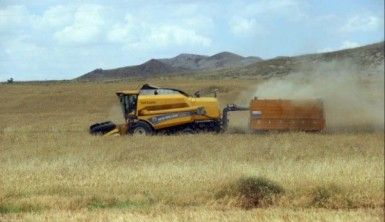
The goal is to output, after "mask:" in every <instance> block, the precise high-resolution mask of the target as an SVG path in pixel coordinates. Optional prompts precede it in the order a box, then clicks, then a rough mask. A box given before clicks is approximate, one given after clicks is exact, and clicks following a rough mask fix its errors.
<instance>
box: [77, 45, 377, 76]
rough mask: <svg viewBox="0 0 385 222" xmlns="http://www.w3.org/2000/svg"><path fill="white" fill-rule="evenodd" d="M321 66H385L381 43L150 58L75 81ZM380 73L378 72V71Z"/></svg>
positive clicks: (275, 71)
mask: <svg viewBox="0 0 385 222" xmlns="http://www.w3.org/2000/svg"><path fill="white" fill-rule="evenodd" d="M321 64H328V66H329V70H332V69H333V68H334V67H338V68H341V67H342V66H344V67H351V66H354V67H355V68H354V70H355V71H357V72H362V73H367V72H369V71H370V70H373V69H376V70H375V71H376V72H378V67H382V70H383V66H384V42H380V43H375V44H371V45H366V46H362V47H357V48H352V49H345V50H339V51H334V52H326V53H317V54H307V55H300V56H293V57H284V56H279V57H276V58H273V59H269V60H262V59H260V58H258V57H243V56H240V55H237V54H234V53H230V52H222V53H218V54H215V55H213V56H204V55H194V54H180V55H178V56H176V57H174V58H169V59H152V60H149V61H148V62H146V63H143V64H141V65H137V66H127V67H122V68H117V69H110V70H102V69H96V70H94V71H92V72H89V73H87V74H85V75H82V76H80V77H79V78H78V79H81V80H83V79H86V80H93V79H121V78H129V77H145V78H146V77H150V76H156V75H172V74H178V75H189V76H191V75H194V76H195V75H196V76H221V77H232V78H233V77H238V76H249V77H250V76H252V77H263V78H268V77H271V76H280V75H286V74H288V73H291V72H298V71H301V72H303V71H306V70H308V71H314V70H316V69H318V68H319V67H320V65H321ZM380 71H381V70H380Z"/></svg>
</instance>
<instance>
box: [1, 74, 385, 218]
mask: <svg viewBox="0 0 385 222" xmlns="http://www.w3.org/2000/svg"><path fill="white" fill-rule="evenodd" d="M171 82H172V81H170V82H167V81H163V82H162V81H155V83H156V84H158V85H162V86H172V87H177V88H181V89H186V90H187V91H189V92H192V91H193V89H199V88H212V87H218V88H220V90H221V91H222V92H223V93H221V94H220V97H219V100H220V101H222V102H223V104H225V103H228V102H237V101H241V100H240V99H239V98H240V97H242V95H244V92H245V91H247V90H249V89H250V87H252V83H251V82H250V81H242V80H228V81H226V80H223V81H213V80H209V81H200V82H199V81H195V82H192V81H187V82H189V84H186V81H182V80H180V81H179V80H175V81H173V82H172V85H171V84H170V83H171ZM139 85H140V83H139V82H135V83H126V82H114V83H57V84H20V85H19V84H16V85H1V86H0V95H1V96H0V104H2V105H1V109H0V125H1V128H2V129H1V130H0V141H1V142H0V213H1V214H0V221H2V220H4V221H9V220H15V221H17V220H29V221H35V220H39V221H44V220H48V221H49V220H55V221H90V220H92V221H105V220H113V221H149V220H156V221H223V220H228V221H254V220H258V221H274V220H276V221H299V220H306V221H314V220H321V221H382V220H383V217H384V214H383V207H384V149H383V148H384V134H383V132H362V131H355V132H334V133H331V132H324V133H320V134H309V133H270V134H263V135H257V134H253V133H249V132H248V131H247V117H248V113H247V112H246V113H244V114H234V115H233V116H231V117H230V120H232V121H231V124H230V130H229V132H227V133H224V134H199V135H178V136H152V137H137V136H125V137H95V136H90V135H89V134H88V133H87V127H88V125H89V124H90V123H93V122H97V121H103V120H107V119H111V120H114V121H117V122H118V121H120V122H122V121H123V119H122V118H121V117H120V113H119V111H120V110H119V109H118V108H117V107H116V106H117V99H116V98H115V95H114V91H116V90H119V89H126V88H129V87H131V88H132V87H133V86H134V87H137V86H139ZM246 101H247V99H246ZM245 119H246V120H245ZM245 178H246V179H247V178H252V179H253V178H254V179H256V181H260V180H262V181H268V182H270V183H273V184H275V185H277V186H279V187H280V188H281V189H282V192H280V193H279V195H273V196H272V197H271V198H270V199H269V200H268V201H265V202H263V203H262V204H259V205H255V206H253V207H245V206H244V204H243V203H244V201H245V198H247V195H243V194H244V193H242V192H241V191H240V189H238V187H237V186H240V183H239V181H242V179H243V181H244V180H245Z"/></svg>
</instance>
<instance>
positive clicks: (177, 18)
mask: <svg viewBox="0 0 385 222" xmlns="http://www.w3.org/2000/svg"><path fill="white" fill-rule="evenodd" d="M383 40H384V1H383V0H338V1H335V0H254V1H252V0H222V1H221V0H217V1H215V0H212V1H210V0H206V1H204V0H196V1H193V0H163V1H155V0H147V1H139V0H126V1H124V0H120V1H118V0H110V1H103V0H99V1H98V0H95V1H87V0H83V1H80V0H78V1H71V0H67V1H59V0H45V1H36V0H0V81H5V80H7V79H9V78H11V77H12V78H13V79H15V80H16V81H18V80H54V79H55V80H62V79H72V78H75V77H78V76H80V75H82V74H84V73H86V72H89V71H92V70H94V69H96V68H102V69H110V68H116V67H122V66H129V65H137V64H141V63H143V62H145V61H147V60H149V59H151V58H167V57H174V56H176V55H178V54H180V53H194V54H202V55H213V54H216V53H219V52H222V51H230V52H234V53H237V54H240V55H243V56H259V57H262V58H264V59H268V58H273V57H276V56H292V55H300V54H305V53H315V52H326V51H333V50H339V49H344V48H352V47H357V46H361V45H366V44H371V43H375V42H379V41H383Z"/></svg>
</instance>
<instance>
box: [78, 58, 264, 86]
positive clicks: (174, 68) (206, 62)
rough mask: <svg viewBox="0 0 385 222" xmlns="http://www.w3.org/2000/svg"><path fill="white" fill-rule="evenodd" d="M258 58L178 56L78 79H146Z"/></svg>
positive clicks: (245, 62)
mask: <svg viewBox="0 0 385 222" xmlns="http://www.w3.org/2000/svg"><path fill="white" fill-rule="evenodd" d="M261 60H262V59H261V58H259V57H251V56H250V57H243V56H240V55H237V54H234V53H231V52H221V53H218V54H215V55H213V56H204V55H195V54H180V55H178V56H176V57H173V58H166V59H151V60H149V61H147V62H145V63H143V64H141V65H136V66H126V67H121V68H116V69H109V70H103V69H95V70H93V71H91V72H89V73H86V74H84V75H82V76H80V77H79V78H78V79H88V80H90V79H91V80H92V79H120V78H127V77H139V76H140V77H148V76H150V75H151V76H154V75H165V74H171V73H178V72H179V73H180V72H185V71H190V72H191V71H196V70H200V71H202V70H213V69H220V68H230V67H239V66H245V65H250V64H252V63H255V62H258V61H261Z"/></svg>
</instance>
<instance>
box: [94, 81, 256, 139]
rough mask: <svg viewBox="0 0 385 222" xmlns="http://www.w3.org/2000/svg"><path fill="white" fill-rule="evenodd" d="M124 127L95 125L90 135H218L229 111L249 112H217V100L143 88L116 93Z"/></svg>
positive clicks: (164, 89) (168, 89)
mask: <svg viewBox="0 0 385 222" xmlns="http://www.w3.org/2000/svg"><path fill="white" fill-rule="evenodd" d="M116 95H117V96H118V97H119V101H120V104H121V107H122V111H123V116H124V119H125V120H126V123H124V124H121V125H116V124H114V123H112V122H103V123H97V124H93V125H91V126H90V133H91V134H101V135H124V134H145V135H152V134H155V133H162V134H173V133H178V132H181V133H195V132H201V131H203V132H220V131H223V130H226V128H227V124H228V119H227V113H228V112H229V111H241V110H249V109H248V108H246V107H239V106H236V105H234V104H231V105H227V106H226V107H225V108H224V109H223V110H222V112H221V110H220V107H219V103H218V100H217V98H215V97H200V95H199V92H197V93H195V94H194V96H190V95H188V94H187V93H185V92H183V91H181V90H178V89H172V88H160V87H155V86H150V85H148V84H145V85H143V86H142V87H141V88H140V89H139V90H127V91H119V92H116Z"/></svg>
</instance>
